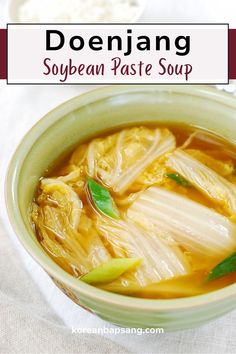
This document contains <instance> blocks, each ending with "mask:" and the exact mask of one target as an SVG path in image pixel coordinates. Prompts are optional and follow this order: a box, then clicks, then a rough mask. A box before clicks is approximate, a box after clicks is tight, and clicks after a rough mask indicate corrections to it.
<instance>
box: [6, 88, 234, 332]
mask: <svg viewBox="0 0 236 354" xmlns="http://www.w3.org/2000/svg"><path fill="white" fill-rule="evenodd" d="M235 123H236V100H235V98H234V97H232V96H230V95H228V94H224V93H222V92H219V91H217V90H216V89H214V88H210V87H201V86H191V87H190V86H112V87H106V88H102V89H97V90H94V91H91V92H89V93H86V94H83V95H81V96H78V97H75V98H73V99H72V100H70V101H68V102H66V103H64V104H62V105H61V106H59V107H57V108H55V109H54V110H53V111H51V112H49V113H48V114H47V115H46V116H45V117H43V118H42V119H41V120H40V121H39V122H38V123H37V124H36V125H35V126H34V127H33V128H32V129H31V130H30V131H29V132H28V134H27V135H26V136H25V137H24V138H23V140H22V142H21V143H20V145H19V147H18V148H17V150H16V152H15V154H14V156H13V158H12V160H11V163H10V166H9V170H8V174H7V179H6V202H7V209H8V213H9V218H10V220H11V223H12V226H13V228H14V230H15V233H16V234H17V236H18V238H19V240H20V241H21V243H22V244H23V246H24V247H25V249H26V250H27V251H28V252H29V254H30V255H31V256H32V257H33V258H34V259H35V260H36V261H37V262H38V263H39V264H40V265H41V267H42V268H43V269H44V270H45V271H46V272H47V273H48V275H49V276H50V277H51V278H52V280H53V281H54V282H55V284H56V285H57V286H58V287H59V288H60V289H61V290H62V291H63V292H64V293H66V294H67V295H68V296H69V297H70V298H71V299H72V300H73V301H74V302H76V303H77V304H78V305H80V306H83V307H84V308H86V309H88V310H89V311H91V312H93V313H94V314H97V315H98V316H99V317H101V318H103V319H105V320H107V321H110V322H112V323H114V324H117V325H121V326H129V327H162V328H164V330H166V331H173V330H180V329H186V328H191V327H195V326H198V325H201V324H203V323H205V322H207V321H210V320H213V319H214V318H217V317H219V316H220V315H223V314H224V313H227V312H229V311H230V310H232V309H233V308H234V307H235V300H236V284H235V281H236V272H235V271H236V253H235V252H236V169H235V166H236V140H235V136H236V124H235Z"/></svg>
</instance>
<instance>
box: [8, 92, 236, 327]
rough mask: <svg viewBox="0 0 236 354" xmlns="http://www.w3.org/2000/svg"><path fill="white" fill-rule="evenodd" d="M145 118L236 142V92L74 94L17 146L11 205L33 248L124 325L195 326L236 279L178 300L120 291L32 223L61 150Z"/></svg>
mask: <svg viewBox="0 0 236 354" xmlns="http://www.w3.org/2000/svg"><path fill="white" fill-rule="evenodd" d="M145 121H149V122H150V121H153V122H158V121H161V122H163V121H164V122H180V123H189V124H193V125H196V126H200V127H203V128H205V129H209V130H212V131H214V132H215V133H217V134H219V135H222V136H224V137H225V138H227V139H229V140H231V141H233V142H234V143H235V136H236V99H235V98H234V97H231V96H230V95H228V94H224V93H221V92H219V91H217V90H215V89H213V88H207V87H201V86H112V87H105V88H102V89H99V90H94V91H91V92H89V93H87V94H84V95H81V96H79V97H76V98H74V99H72V100H70V101H68V102H66V103H65V104H63V105H61V106H59V107H57V108H56V109H54V110H53V111H51V112H50V113H48V114H47V115H46V116H45V117H44V118H43V119H41V120H40V121H39V122H38V123H37V124H36V125H35V126H34V127H33V128H32V129H31V130H30V131H29V133H28V134H27V135H26V136H25V137H24V139H23V140H22V142H21V144H20V145H19V147H18V149H17V150H16V152H15V154H14V156H13V158H12V161H11V163H10V166H9V170H8V175H7V179H6V201H7V208H8V213H9V217H10V220H11V223H12V225H13V228H14V230H15V232H16V234H17V235H18V238H19V240H20V241H21V243H22V244H23V246H24V247H25V249H26V250H27V251H28V252H29V253H30V254H31V256H32V257H33V258H34V259H35V260H36V261H37V262H38V263H39V264H40V265H41V266H42V268H43V269H44V270H45V271H46V272H47V273H48V274H49V275H50V277H51V278H52V279H53V281H54V282H55V283H56V284H57V285H58V286H59V287H60V288H61V289H62V290H63V291H64V292H65V293H66V294H67V295H68V296H70V297H71V298H72V300H73V301H75V302H76V303H78V304H79V305H81V306H83V307H85V308H87V309H89V310H90V311H92V312H94V313H96V314H97V315H98V316H100V317H101V318H103V319H105V320H107V321H110V322H112V323H115V324H118V325H121V326H129V327H163V328H164V329H165V330H179V329H185V328H191V327H194V326H198V325H201V324H203V323H204V322H207V321H209V320H213V319H214V318H217V317H218V316H221V315H223V314H224V313H226V312H228V311H230V310H232V309H233V308H234V307H236V284H234V285H230V286H228V287H226V288H224V289H221V290H217V291H214V292H211V293H208V294H206V295H200V296H194V297H189V298H182V299H176V300H174V299H173V300H172V299H171V300H149V299H138V298H130V297H127V296H123V295H117V294H112V293H109V292H106V291H103V290H100V289H97V288H95V287H92V286H90V285H87V284H85V283H83V282H81V281H79V280H78V279H75V278H73V277H72V276H71V275H69V274H67V273H66V272H65V271H63V270H62V269H61V268H60V267H59V266H58V265H57V264H56V263H54V262H53V261H52V259H50V257H49V256H48V255H47V254H46V253H45V252H44V251H43V249H42V248H41V246H40V245H39V243H38V242H37V240H36V237H35V235H34V233H33V231H32V229H31V226H30V220H29V215H28V208H29V205H30V203H31V201H32V198H33V196H34V192H35V188H36V186H37V184H38V180H39V177H40V176H42V174H43V173H44V171H45V170H46V169H47V167H48V166H49V165H51V164H52V163H53V162H54V160H55V159H57V157H58V156H60V155H61V154H62V153H63V152H65V151H67V150H69V149H71V148H72V147H73V146H74V145H75V144H77V143H79V142H80V141H83V140H84V139H87V138H88V137H89V136H92V135H94V134H96V133H98V132H100V131H104V130H105V129H108V128H112V127H117V126H120V125H122V126H123V125H124V124H130V123H139V122H145Z"/></svg>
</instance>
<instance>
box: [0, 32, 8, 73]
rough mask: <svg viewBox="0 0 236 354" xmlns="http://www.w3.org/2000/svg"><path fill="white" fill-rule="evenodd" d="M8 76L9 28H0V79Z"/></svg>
mask: <svg viewBox="0 0 236 354" xmlns="http://www.w3.org/2000/svg"><path fill="white" fill-rule="evenodd" d="M6 78H7V30H6V29H0V80H1V79H6Z"/></svg>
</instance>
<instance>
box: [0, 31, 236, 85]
mask: <svg viewBox="0 0 236 354" xmlns="http://www.w3.org/2000/svg"><path fill="white" fill-rule="evenodd" d="M6 78H7V30H6V29H0V79H6ZM229 79H230V80H236V29H230V30H229Z"/></svg>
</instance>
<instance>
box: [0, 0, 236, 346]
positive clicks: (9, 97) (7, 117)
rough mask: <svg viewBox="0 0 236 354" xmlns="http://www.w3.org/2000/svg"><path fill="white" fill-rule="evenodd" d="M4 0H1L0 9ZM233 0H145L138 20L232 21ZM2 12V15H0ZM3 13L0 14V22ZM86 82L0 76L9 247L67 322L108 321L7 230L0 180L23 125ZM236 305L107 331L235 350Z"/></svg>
mask: <svg viewBox="0 0 236 354" xmlns="http://www.w3.org/2000/svg"><path fill="white" fill-rule="evenodd" d="M49 1H50V0H49ZM5 5H6V1H5V0H0V14H2V13H3V12H2V11H3V9H4V6H5ZM1 10H2V11H1ZM235 10H236V0H232V1H231V0H225V1H219V0H204V1H203V0H198V1H193V0H179V1H176V0H165V1H159V0H157V1H154V0H150V1H149V4H148V7H147V9H146V12H145V14H144V15H143V18H142V19H143V21H153V22H154V21H155V22H229V23H230V25H231V27H234V26H236V11H235ZM0 16H1V15H0ZM5 22H6V18H5V19H4V18H3V17H2V18H1V20H0V27H2V26H4V24H5ZM92 88H93V87H91V86H90V87H89V86H84V87H80V86H52V87H49V86H45V87H42V86H7V85H6V84H5V82H3V81H2V82H0V122H1V125H0V146H1V149H0V186H1V190H0V217H1V219H2V221H3V222H4V224H5V227H7V229H8V234H9V236H10V237H11V238H12V245H13V247H15V248H17V250H18V253H19V255H20V257H21V258H22V259H23V261H24V263H25V266H26V268H27V270H28V272H29V276H31V277H32V278H33V279H34V280H35V282H36V283H37V285H38V287H39V289H40V291H41V292H42V293H43V295H44V297H45V299H46V300H47V301H48V303H49V306H51V307H52V308H53V309H54V310H55V312H56V313H57V314H58V315H59V316H60V317H61V318H62V319H63V321H64V323H65V325H66V326H68V327H103V326H108V327H111V325H110V324H108V323H107V322H105V321H102V320H100V319H98V318H96V317H95V316H93V315H92V314H89V313H88V312H86V311H85V310H83V309H81V308H80V307H78V306H77V305H75V304H74V303H73V302H72V301H71V300H69V299H68V298H67V297H66V296H65V295H64V294H62V293H61V292H60V291H59V290H58V289H57V288H56V287H55V286H54V284H52V282H51V280H50V279H49V278H48V276H47V275H46V274H45V273H44V272H43V271H42V270H41V269H40V268H39V266H38V265H37V264H36V263H35V262H34V261H33V260H32V259H31V258H30V257H29V256H28V255H27V254H26V252H25V251H24V250H23V249H22V247H21V246H20V245H19V243H18V241H17V240H16V237H15V236H14V235H13V232H12V231H11V230H10V227H9V224H8V221H7V216H6V211H5V205H4V200H3V180H4V175H5V170H6V166H7V163H8V161H9V158H10V156H11V154H12V152H13V151H14V149H15V147H16V145H17V143H18V142H19V141H20V140H21V138H22V136H23V135H24V134H25V133H26V131H27V130H28V129H29V128H30V127H31V126H32V125H33V124H34V123H35V122H36V121H37V120H38V119H40V117H42V116H43V115H44V114H45V113H47V112H48V111H49V110H50V109H52V108H53V107H55V106H56V105H58V104H60V103H61V102H63V101H65V100H67V99H69V98H71V97H74V96H76V95H78V94H81V93H82V92H84V91H87V90H90V89H92ZM235 326H236V311H234V312H231V313H230V314H228V315H226V316H225V317H223V318H221V319H219V320H217V321H214V322H212V323H210V324H207V325H205V326H203V327H200V328H197V329H193V330H188V331H182V332H176V333H168V334H156V335H142V336H138V335H127V334H124V335H117V336H114V335H106V336H107V337H110V338H112V339H113V340H114V341H116V342H118V343H120V344H122V345H123V346H125V347H126V348H127V350H132V351H133V352H136V353H141V352H142V353H236V339H235V330H234V328H235Z"/></svg>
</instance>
